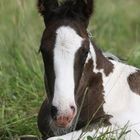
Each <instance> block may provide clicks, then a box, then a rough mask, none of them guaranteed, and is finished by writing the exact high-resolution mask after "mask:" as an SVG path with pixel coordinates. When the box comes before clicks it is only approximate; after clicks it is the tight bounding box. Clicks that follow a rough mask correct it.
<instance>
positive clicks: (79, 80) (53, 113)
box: [38, 0, 140, 140]
mask: <svg viewBox="0 0 140 140" xmlns="http://www.w3.org/2000/svg"><path fill="white" fill-rule="evenodd" d="M38 8H39V12H40V13H41V14H42V15H43V17H44V22H45V26H46V29H45V31H44V33H43V36H42V40H41V46H40V50H41V53H42V56H43V61H44V67H45V86H46V90H47V97H48V98H47V99H46V100H45V101H44V102H43V104H42V107H41V109H40V112H39V115H38V127H39V130H40V132H41V133H42V135H43V138H44V139H46V138H48V137H51V138H49V140H50V139H52V140H56V139H57V138H59V139H65V140H71V139H74V140H77V139H78V138H79V137H80V136H81V134H82V130H81V128H83V127H84V126H85V125H87V124H88V123H90V124H95V122H98V121H100V120H103V122H102V123H104V124H105V125H104V126H102V127H101V128H100V129H99V132H101V131H106V130H107V129H108V126H111V127H114V128H122V127H123V126H125V125H126V124H127V123H128V122H129V123H128V124H129V126H128V128H129V129H130V130H131V131H132V132H131V133H128V134H127V135H126V139H129V138H131V140H139V139H140V137H139V135H138V133H140V70H139V69H137V68H135V67H132V66H129V65H126V64H123V63H120V62H117V61H114V60H110V59H107V58H106V57H105V56H104V55H103V54H102V52H101V51H100V50H99V49H98V48H97V47H96V46H95V45H94V44H93V43H92V42H91V40H90V39H89V36H88V33H87V26H88V23H89V18H90V16H91V14H92V11H93V0H66V1H65V2H63V3H61V4H58V1H57V0H38ZM77 118H78V122H77ZM75 128H76V129H75ZM74 129H75V130H76V131H73V130H74ZM95 132H97V131H96V130H95V129H93V130H92V131H89V132H87V133H86V134H85V135H84V136H82V137H81V139H86V136H87V135H90V136H93V135H94V134H95ZM60 135H62V136H60ZM53 136H58V137H53Z"/></svg>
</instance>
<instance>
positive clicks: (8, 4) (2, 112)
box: [0, 0, 140, 140]
mask: <svg viewBox="0 0 140 140" xmlns="http://www.w3.org/2000/svg"><path fill="white" fill-rule="evenodd" d="M139 5H140V1H139V0H117V1H115V0H106V1H103V0H96V5H95V13H94V15H93V18H92V20H91V23H90V26H89V30H91V32H92V36H93V38H94V40H95V42H96V44H97V46H99V47H100V48H101V49H102V50H104V51H110V52H112V53H114V54H115V55H117V56H119V57H121V58H122V59H124V60H126V62H127V63H129V64H131V65H134V66H136V67H139V68H140V61H139V60H140V18H139V16H140V8H139ZM43 29H44V24H43V20H42V18H41V16H40V15H39V14H38V12H37V9H36V3H35V0H30V1H29V0H0V140H12V139H16V138H17V137H18V136H20V135H25V134H32V135H38V136H39V135H40V134H39V132H38V129H37V124H36V116H37V112H38V110H39V107H40V105H41V103H42V101H43V98H45V89H44V84H43V64H42V59H41V54H40V53H38V49H39V45H40V39H41V34H42V32H43Z"/></svg>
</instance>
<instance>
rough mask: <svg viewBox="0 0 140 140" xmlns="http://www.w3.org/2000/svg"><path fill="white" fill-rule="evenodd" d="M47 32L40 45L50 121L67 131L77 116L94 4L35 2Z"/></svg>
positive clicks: (72, 0) (82, 1)
mask: <svg viewBox="0 0 140 140" xmlns="http://www.w3.org/2000/svg"><path fill="white" fill-rule="evenodd" d="M38 8H39V12H40V13H41V14H42V15H43V17H44V22H45V26H46V29H45V31H44V33H43V37H42V42H41V47H40V50H41V53H42V56H43V61H44V66H45V78H46V79H45V81H47V83H46V86H47V87H48V90H49V103H50V105H51V117H52V120H53V122H54V124H55V125H56V126H58V127H64V128H66V127H69V126H70V125H71V124H72V121H73V119H74V118H75V116H76V114H77V105H76V101H75V94H76V92H77V88H78V86H79V81H80V78H81V75H82V71H83V68H84V63H85V61H86V57H87V54H88V51H89V38H88V33H87V26H88V23H89V18H90V16H91V14H92V10H93V0H66V1H65V2H63V3H61V4H60V3H58V1H57V0H38Z"/></svg>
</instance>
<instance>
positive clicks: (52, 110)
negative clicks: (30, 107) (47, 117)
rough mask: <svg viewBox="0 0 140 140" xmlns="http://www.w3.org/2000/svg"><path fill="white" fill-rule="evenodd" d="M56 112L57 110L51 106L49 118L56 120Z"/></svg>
mask: <svg viewBox="0 0 140 140" xmlns="http://www.w3.org/2000/svg"><path fill="white" fill-rule="evenodd" d="M57 111H58V110H57V108H56V107H55V106H51V116H52V118H53V119H56V115H57Z"/></svg>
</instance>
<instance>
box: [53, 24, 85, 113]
mask: <svg viewBox="0 0 140 140" xmlns="http://www.w3.org/2000/svg"><path fill="white" fill-rule="evenodd" d="M82 41H83V38H81V37H80V36H79V35H78V34H77V33H76V32H75V31H74V30H73V29H72V28H71V27H68V26H62V27H59V28H58V29H57V31H56V42H55V48H54V71H55V77H56V79H55V86H54V98H53V102H52V104H53V105H54V106H56V107H58V110H59V112H60V113H63V114H64V113H68V110H69V108H70V105H76V103H75V100H74V58H75V53H76V52H77V50H78V49H79V48H80V47H81V45H82Z"/></svg>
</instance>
